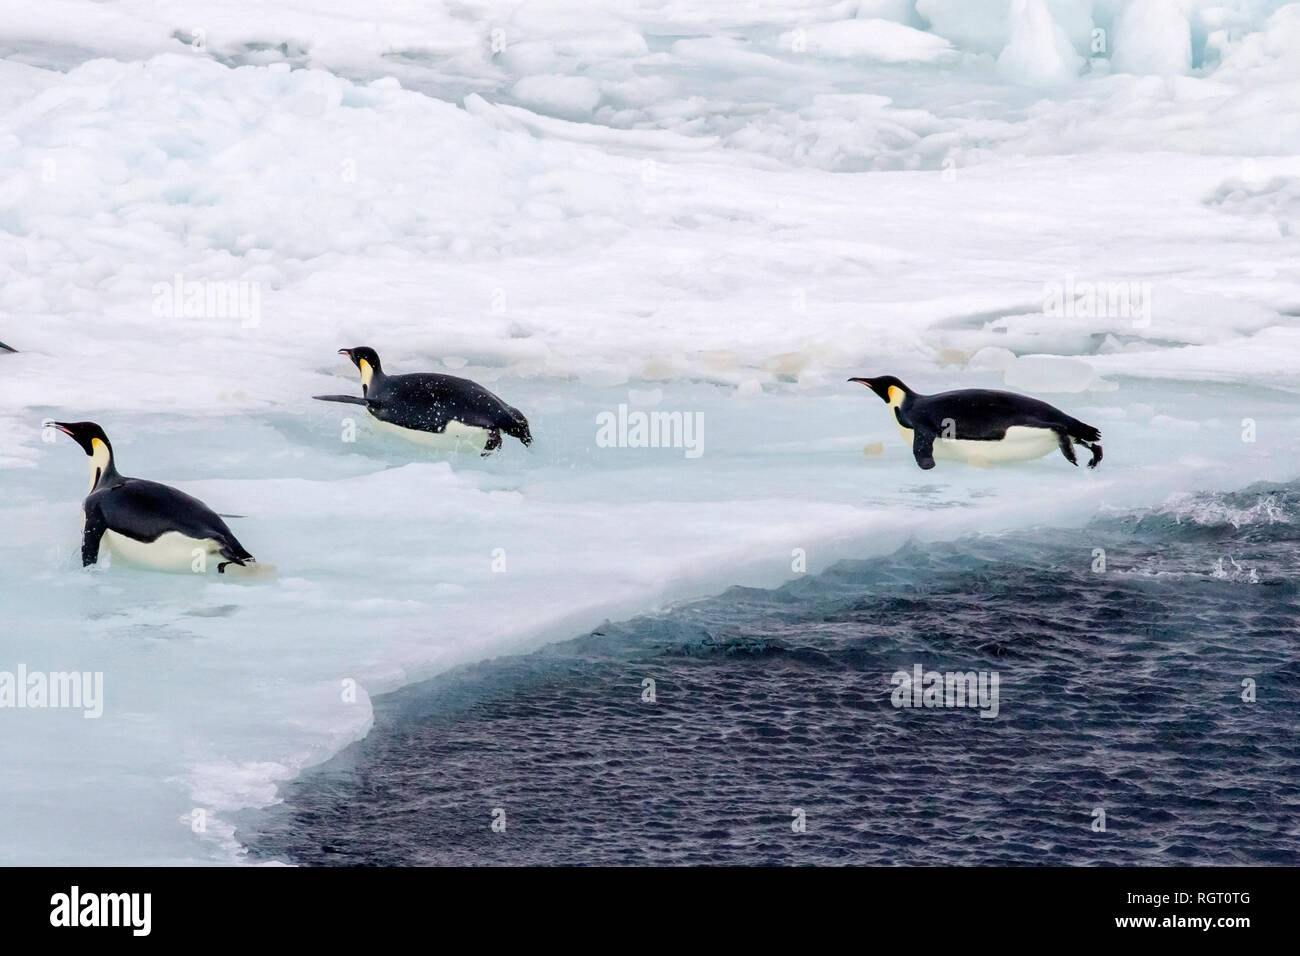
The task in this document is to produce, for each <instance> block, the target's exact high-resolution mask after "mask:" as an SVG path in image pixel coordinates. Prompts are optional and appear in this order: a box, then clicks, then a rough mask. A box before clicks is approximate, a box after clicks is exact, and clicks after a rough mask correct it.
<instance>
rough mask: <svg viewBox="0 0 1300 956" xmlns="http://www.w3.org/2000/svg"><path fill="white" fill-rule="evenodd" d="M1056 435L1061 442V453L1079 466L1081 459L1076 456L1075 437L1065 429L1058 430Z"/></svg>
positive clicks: (1067, 459)
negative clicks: (1064, 430)
mask: <svg viewBox="0 0 1300 956" xmlns="http://www.w3.org/2000/svg"><path fill="white" fill-rule="evenodd" d="M1056 437H1057V439H1058V440H1059V441H1060V443H1061V454H1062V455H1064V456H1065V460H1066V461H1068V462H1069V463H1070V464H1072V465H1074V466H1075V467H1076V468H1077V467H1079V459H1078V458H1075V457H1074V439H1072V438H1071V437H1070V436H1069V435H1067V434H1066V433H1065V432H1063V431H1059V432H1057V433H1056Z"/></svg>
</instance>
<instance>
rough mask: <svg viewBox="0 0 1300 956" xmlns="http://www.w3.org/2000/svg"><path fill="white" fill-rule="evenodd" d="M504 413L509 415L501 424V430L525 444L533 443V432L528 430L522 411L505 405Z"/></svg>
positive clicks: (526, 420)
mask: <svg viewBox="0 0 1300 956" xmlns="http://www.w3.org/2000/svg"><path fill="white" fill-rule="evenodd" d="M506 414H507V415H509V416H510V419H509V421H507V422H505V423H504V424H503V425H501V430H502V431H503V432H505V433H506V434H507V435H509V436H510V437H511V438H518V439H519V440H520V441H521V442H523V443H524V444H525V445H531V444H532V443H533V433H532V432H531V431H529V430H528V419H526V418H524V416H523V413H522V412H520V411H519V409H517V408H510V407H509V406H507V407H506Z"/></svg>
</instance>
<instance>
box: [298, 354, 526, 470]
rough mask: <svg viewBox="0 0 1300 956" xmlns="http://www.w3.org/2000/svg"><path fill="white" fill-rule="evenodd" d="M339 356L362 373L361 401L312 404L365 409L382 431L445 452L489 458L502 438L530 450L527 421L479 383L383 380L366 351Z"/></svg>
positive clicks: (375, 357)
mask: <svg viewBox="0 0 1300 956" xmlns="http://www.w3.org/2000/svg"><path fill="white" fill-rule="evenodd" d="M339 354H340V355H346V356H347V357H348V358H350V359H351V360H352V362H353V364H354V365H356V367H357V369H358V370H359V371H360V372H361V396H360V397H358V396H355V395H314V396H312V397H313V398H316V399H319V400H320V401H322V402H347V403H349V404H352V405H364V406H365V407H366V411H368V412H369V413H370V414H371V416H372V417H374V419H375V420H376V421H377V422H379V423H380V425H381V426H382V427H384V428H387V429H389V430H391V431H393V432H394V433H395V434H399V435H401V436H402V437H404V438H409V439H412V440H414V441H418V442H421V443H423V444H426V445H431V446H433V447H437V448H443V449H446V450H454V449H455V448H456V447H457V446H459V445H460V444H467V445H469V446H471V447H474V448H481V449H482V450H483V451H482V454H483V455H484V456H487V455H490V454H491V453H492V452H494V451H496V449H498V448H500V447H501V433H502V432H505V433H506V434H507V435H511V436H513V437H515V438H518V439H519V440H520V441H521V442H523V443H524V444H525V445H531V444H532V441H533V436H532V434H531V433H530V432H529V430H528V419H526V418H524V416H523V415H522V414H521V413H520V412H519V410H518V409H516V408H512V407H511V406H509V405H507V404H506V403H505V402H503V401H502V400H501V399H499V398H497V396H495V395H493V394H492V393H491V392H489V391H488V390H487V389H486V388H484V387H483V386H482V385H479V384H478V383H477V382H471V381H470V380H469V379H467V378H457V377H456V376H454V375H440V374H438V373H435V372H414V373H411V374H408V375H385V374H384V369H383V366H382V365H380V364H379V353H377V352H376V351H375V350H374V349H372V348H367V347H365V346H358V347H356V348H350V349H339Z"/></svg>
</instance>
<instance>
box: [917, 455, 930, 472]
mask: <svg viewBox="0 0 1300 956" xmlns="http://www.w3.org/2000/svg"><path fill="white" fill-rule="evenodd" d="M916 463H917V464H918V465H920V466H921V467H922V468H923V469H925V470H926V471H929V470H930V469H931V468H933V467H934V459H933V458H918V459H917V460H916Z"/></svg>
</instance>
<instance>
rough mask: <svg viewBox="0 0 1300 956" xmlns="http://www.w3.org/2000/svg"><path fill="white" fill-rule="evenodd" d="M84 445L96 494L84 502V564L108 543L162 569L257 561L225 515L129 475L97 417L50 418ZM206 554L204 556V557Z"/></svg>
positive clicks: (127, 557) (120, 553) (132, 560)
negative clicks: (119, 464) (122, 469)
mask: <svg viewBox="0 0 1300 956" xmlns="http://www.w3.org/2000/svg"><path fill="white" fill-rule="evenodd" d="M46 424H47V425H48V426H51V427H53V428H57V429H58V430H59V431H61V432H63V433H64V434H65V435H67V436H68V437H70V438H71V439H72V440H73V441H75V442H76V443H77V444H78V445H80V446H81V447H82V449H83V450H84V451H85V453H86V455H87V456H88V457H89V458H90V494H89V495H87V496H86V501H85V503H84V504H83V505H82V515H83V525H82V533H81V564H82V566H83V567H86V566H89V565H92V564H95V563H96V562H97V561H98V560H99V554H100V547H101V546H106V547H107V548H108V549H109V551H110V552H111V553H112V554H113V555H115V556H116V557H119V558H121V559H122V560H124V561H125V562H126V563H127V564H134V565H138V566H141V567H146V568H153V569H154V570H158V571H195V570H198V569H203V568H206V563H207V561H206V559H207V557H208V556H209V555H213V556H217V557H219V558H221V559H222V560H220V561H219V562H218V563H217V571H218V572H219V573H223V574H224V573H225V570H226V567H227V566H229V565H231V564H235V565H239V566H240V567H248V566H249V565H252V564H254V563H255V560H254V558H253V556H252V555H251V554H249V553H248V551H247V550H246V549H245V548H244V546H243V545H241V544H240V543H239V542H238V541H237V540H236V539H235V536H234V534H233V533H232V532H231V530H230V528H228V527H227V526H226V523H225V521H223V520H222V519H221V516H220V515H218V514H217V513H216V512H214V511H213V510H212V509H211V508H209V507H208V506H207V505H205V504H204V503H203V502H201V501H199V500H198V499H197V498H192V497H190V496H189V495H187V494H185V493H184V492H182V491H177V490H176V489H175V488H171V487H168V486H167V485H162V484H159V483H158V482H156V481H146V480H144V479H143V478H127V477H125V476H124V475H122V474H121V473H119V472H118V470H117V465H116V463H115V462H114V460H113V446H112V445H111V444H109V441H108V436H107V435H105V434H104V429H102V428H100V427H99V426H98V425H97V424H95V423H94V422H47V423H46ZM200 558H202V560H200Z"/></svg>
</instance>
